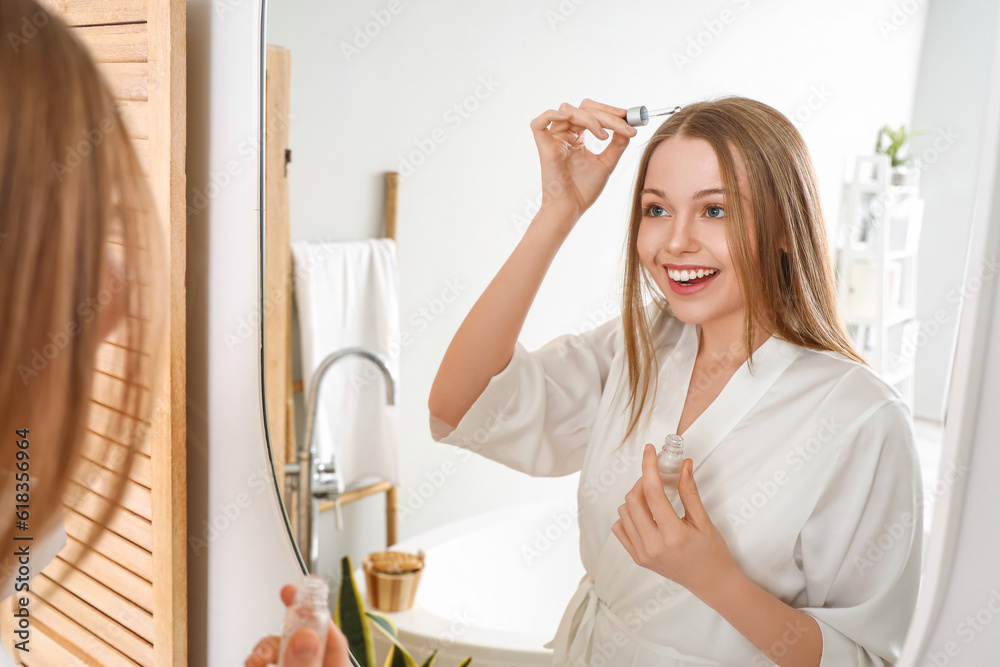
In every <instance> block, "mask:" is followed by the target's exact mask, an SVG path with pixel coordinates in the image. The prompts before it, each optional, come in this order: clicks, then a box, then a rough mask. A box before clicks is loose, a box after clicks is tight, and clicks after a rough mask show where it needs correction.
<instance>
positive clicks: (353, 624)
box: [333, 556, 472, 667]
mask: <svg viewBox="0 0 1000 667" xmlns="http://www.w3.org/2000/svg"><path fill="white" fill-rule="evenodd" d="M341 570H342V575H341V580H340V581H341V584H340V590H339V591H338V592H337V601H336V605H335V607H334V613H333V622H334V623H335V624H336V625H337V627H338V628H340V631H341V632H343V633H344V636H345V637H347V644H348V646H349V647H350V649H351V653H352V654H353V655H354V657H355V658H356V659H357V661H358V663H359V664H360V665H361V667H375V645H374V643H373V641H372V632H371V628H373V627H375V628H378V630H379V631H380V632H382V634H384V635H385V636H386V637H387V638H388V639H389V641H390V642H392V645H391V646H390V647H389V655H388V656H387V657H386V661H385V667H433V665H434V659H435V658H436V657H437V651H434V652H433V653H432V654H431V655H430V656H429V657H428V658H427V659H426V660H425V661H424V662H422V663H418V662H417V661H416V660H415V659H414V658H413V656H412V655H410V653H409V652H408V651H407V650H406V649H405V648H403V646H402V644H400V643H399V640H398V639H397V637H396V634H397V633H396V626H395V624H393V622H392V620H391V619H390V618H389V617H388V616H385V615H384V614H379V613H378V612H373V611H368V610H367V609H365V603H364V600H362V599H361V594H360V591H358V586H357V584H356V583H355V581H354V567H353V566H352V565H351V558H350V557H349V556H344V557H343V559H341ZM471 663H472V658H466V659H465V660H463V661H462V662H461V663H460V664H459V665H458V667H469V665H470V664H471Z"/></svg>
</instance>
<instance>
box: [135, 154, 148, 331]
mask: <svg viewBox="0 0 1000 667" xmlns="http://www.w3.org/2000/svg"><path fill="white" fill-rule="evenodd" d="M132 145H133V146H135V156H136V157H137V158H139V166H140V167H142V172H143V173H144V174H146V176H149V166H150V162H149V141H147V140H146V139H134V140H133V141H132ZM145 303H146V302H145V301H140V302H139V305H140V306H144V305H145ZM138 315H139V316H140V317H143V318H148V317H149V315H148V314H147V313H143V312H140V313H138Z"/></svg>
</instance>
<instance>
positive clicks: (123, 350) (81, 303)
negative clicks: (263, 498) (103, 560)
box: [0, 0, 168, 582]
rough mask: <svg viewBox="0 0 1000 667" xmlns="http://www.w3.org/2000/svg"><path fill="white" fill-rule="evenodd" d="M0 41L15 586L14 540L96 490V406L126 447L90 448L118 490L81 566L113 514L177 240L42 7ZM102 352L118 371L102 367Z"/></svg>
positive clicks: (114, 116)
mask: <svg viewBox="0 0 1000 667" xmlns="http://www.w3.org/2000/svg"><path fill="white" fill-rule="evenodd" d="M0 35H2V36H3V42H4V43H3V44H2V46H0V91H3V93H2V95H3V99H2V102H0V286H2V288H0V433H2V438H0V493H2V497H3V506H4V507H8V508H10V509H11V511H9V512H5V516H3V517H2V518H0V548H2V549H3V551H4V553H3V556H2V557H0V582H3V581H4V580H5V579H6V578H7V576H8V575H9V574H10V571H11V561H10V560H7V559H9V557H10V555H11V554H13V553H14V549H13V547H12V545H13V544H14V542H13V537H14V535H15V534H17V535H32V536H34V537H35V539H39V538H41V537H42V536H43V534H44V533H45V531H47V530H49V529H51V528H53V527H54V523H55V521H56V520H57V518H58V516H59V506H60V505H61V504H62V503H63V501H64V495H65V494H66V491H67V488H68V484H69V480H70V479H72V478H73V477H74V475H76V476H77V478H78V479H84V481H85V482H86V481H87V480H86V476H84V477H83V478H81V477H79V470H80V469H79V468H78V466H79V464H80V462H81V457H82V455H81V449H82V445H83V444H84V442H85V441H88V434H87V429H88V426H89V427H93V423H92V421H91V419H90V418H91V417H92V416H93V415H91V412H90V411H91V407H92V406H94V405H95V403H96V402H97V401H99V402H100V403H101V404H102V406H103V407H102V408H101V412H102V415H103V414H110V415H111V417H110V423H104V424H102V426H101V427H100V429H101V432H102V435H108V434H111V437H113V438H114V439H115V440H116V443H114V444H113V443H111V442H109V441H108V440H107V439H104V442H105V446H104V451H103V453H102V452H100V448H99V447H97V448H96V450H94V449H91V448H90V447H89V446H88V448H87V454H86V456H87V458H89V459H90V460H91V461H92V462H93V463H95V464H97V465H99V466H101V467H103V468H104V469H105V470H106V471H107V472H108V473H110V479H105V480H104V481H103V482H102V483H104V484H106V485H105V486H104V487H103V488H101V489H100V493H101V494H102V495H103V496H104V498H105V499H106V501H108V502H105V503H104V509H103V510H102V511H99V512H98V515H95V516H92V517H91V518H93V519H96V521H95V523H96V524H97V525H96V526H95V527H93V528H92V530H91V533H90V536H89V539H84V540H83V543H84V544H83V546H84V551H83V553H86V551H87V550H88V549H89V547H90V545H91V544H92V543H93V540H94V539H95V538H96V537H97V535H98V534H99V533H100V531H101V530H102V529H103V526H104V525H105V524H106V523H107V522H108V521H109V519H110V517H111V515H112V513H113V512H114V511H115V509H116V505H115V503H116V502H117V501H118V500H120V499H121V496H122V494H123V490H124V488H125V486H124V485H125V481H126V475H127V472H128V470H129V469H130V467H131V465H132V461H133V459H134V456H135V454H134V453H135V450H136V448H137V447H138V446H140V444H141V443H142V442H143V441H144V440H145V439H146V438H147V437H148V435H149V432H150V428H149V427H150V425H151V423H152V419H153V411H154V409H155V407H156V406H155V405H154V401H153V395H154V393H157V392H158V390H159V387H158V383H159V379H160V376H159V372H158V370H159V368H160V367H161V365H162V363H161V362H162V360H161V355H162V354H164V353H165V350H164V341H163V336H162V332H163V331H164V330H165V326H164V324H165V318H166V316H167V313H168V303H167V301H166V298H167V294H168V293H167V290H166V286H167V282H166V281H167V273H166V271H167V267H166V258H165V254H164V253H165V248H166V238H167V237H166V233H165V230H164V229H162V228H161V226H160V222H159V221H158V220H157V218H156V215H155V210H154V206H153V199H152V196H151V194H150V191H149V188H148V186H147V182H146V177H145V176H144V174H143V171H142V169H141V166H140V163H139V160H138V159H137V157H136V153H135V150H134V148H133V146H132V141H131V139H130V137H129V133H128V131H127V130H126V128H125V125H124V124H123V123H122V119H121V117H120V115H119V112H118V110H117V108H116V106H115V102H114V98H113V97H112V95H111V93H110V91H109V88H108V86H107V85H106V84H105V82H104V80H103V79H102V77H101V75H100V73H99V72H98V69H97V67H96V65H95V64H94V62H93V60H92V59H91V57H90V55H89V53H88V52H87V50H86V48H85V47H84V46H83V44H82V43H81V42H80V41H78V39H77V38H76V37H75V36H74V35H73V34H72V32H71V31H70V29H69V28H68V27H67V26H66V25H65V23H64V22H63V21H61V20H60V19H59V18H58V17H57V16H55V15H52V14H49V13H48V12H47V11H46V10H45V9H43V8H42V7H41V6H40V5H38V4H37V2H35V1H34V0H3V1H2V2H0ZM116 266H117V267H119V269H118V270H114V267H116ZM116 310H118V311H124V314H123V315H122V316H121V318H120V321H119V323H118V325H117V327H116V328H115V329H114V330H113V333H112V335H111V336H109V341H110V342H108V343H107V344H106V345H108V346H110V347H109V348H107V349H105V348H102V343H103V341H102V340H101V335H100V326H101V325H102V322H107V321H111V318H109V313H111V312H114V311H116ZM99 351H100V352H101V354H102V359H105V360H111V361H105V362H103V363H101V364H98V353H99ZM98 365H100V366H101V370H100V371H97V370H95V367H96V366H98ZM98 388H99V391H95V390H97V389H98ZM102 418H103V417H102ZM24 429H26V430H27V431H26V432H25V430H24ZM89 442H94V439H89ZM91 469H93V468H91ZM25 472H27V473H28V475H30V477H25V475H24V473H25ZM11 473H14V475H20V477H19V478H17V479H16V480H15V477H14V475H11ZM15 484H17V486H16V487H15V486H14V485H15ZM16 493H23V494H24V495H15V494H16ZM16 498H21V499H25V500H29V501H30V502H29V503H25V504H27V505H28V508H26V509H27V514H26V516H28V517H30V520H29V521H26V522H25V523H26V525H27V530H28V531H29V532H23V531H24V530H25V529H24V527H21V526H17V525H15V516H14V511H13V508H12V506H11V504H9V503H12V502H14V501H15V499H16ZM5 560H6V562H4V561H5Z"/></svg>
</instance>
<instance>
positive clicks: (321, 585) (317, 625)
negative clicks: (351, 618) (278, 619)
mask: <svg viewBox="0 0 1000 667" xmlns="http://www.w3.org/2000/svg"><path fill="white" fill-rule="evenodd" d="M329 626H330V586H329V584H327V583H326V579H324V578H323V577H319V576H317V575H315V574H310V575H308V576H306V577H305V578H303V579H302V582H301V583H300V584H299V585H298V587H297V588H296V589H295V600H294V601H293V602H292V604H291V606H290V607H288V609H287V610H286V611H285V623H284V625H283V626H282V629H281V649H280V651H279V652H278V664H279V665H281V664H284V660H285V650H286V649H287V648H288V640H289V639H291V636H292V635H293V634H295V633H296V632H298V631H299V630H301V629H302V628H312V629H313V630H314V631H315V632H316V634H317V635H318V636H319V653H318V654H317V655H319V656H321V657H320V659H321V660H322V656H323V655H324V654H325V652H326V635H327V632H329Z"/></svg>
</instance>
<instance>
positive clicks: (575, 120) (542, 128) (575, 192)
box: [531, 100, 636, 223]
mask: <svg viewBox="0 0 1000 667" xmlns="http://www.w3.org/2000/svg"><path fill="white" fill-rule="evenodd" d="M625 113H626V110H625V109H621V108H619V107H613V106H609V105H607V104H601V103H599V102H594V101H592V100H583V102H581V103H580V106H579V107H574V106H572V105H571V104H566V103H563V104H562V105H560V107H559V110H558V111H556V110H554V109H549V110H548V111H546V112H545V113H543V114H542V115H540V116H538V117H537V118H535V119H534V120H533V121H531V131H532V133H533V134H534V137H535V144H536V145H537V147H538V157H539V160H540V161H541V167H542V207H543V208H550V209H554V210H556V211H558V212H559V213H560V214H561V215H564V216H567V217H568V218H569V219H570V220H571V221H572V222H573V223H575V222H576V221H577V220H578V219H579V218H580V216H581V215H583V212H584V211H586V210H587V209H588V208H590V206H591V204H593V203H594V202H595V201H596V200H597V197H598V195H600V194H601V191H602V190H603V189H604V186H605V184H607V182H608V178H609V177H610V176H611V172H612V171H614V169H615V166H616V165H617V164H618V160H619V159H620V158H621V156H622V153H624V152H625V148H626V147H627V146H628V142H629V139H630V138H631V137H634V136H635V134H636V129H635V128H634V127H632V126H631V125H629V124H628V123H626V122H625ZM586 130H590V132H591V134H593V135H594V136H595V137H597V138H598V139H601V140H604V139H607V138H608V137H609V136H611V135H610V134H609V133H608V130H610V131H611V133H612V134H613V135H614V136H613V138H612V139H611V143H609V144H608V145H607V146H606V147H605V149H604V150H603V151H601V152H600V153H597V154H595V153H592V152H591V151H590V150H588V149H587V147H586V146H584V142H583V133H584V131H586Z"/></svg>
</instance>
